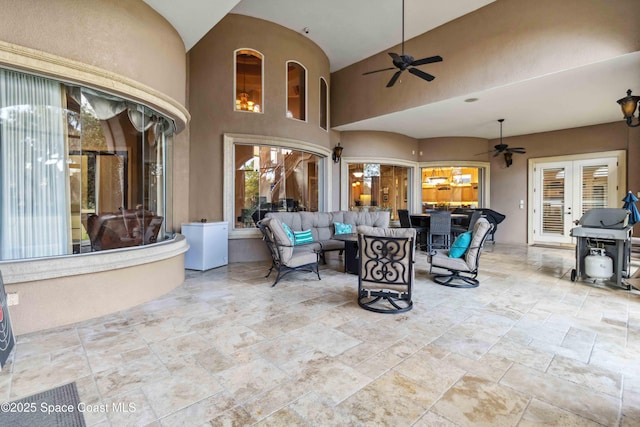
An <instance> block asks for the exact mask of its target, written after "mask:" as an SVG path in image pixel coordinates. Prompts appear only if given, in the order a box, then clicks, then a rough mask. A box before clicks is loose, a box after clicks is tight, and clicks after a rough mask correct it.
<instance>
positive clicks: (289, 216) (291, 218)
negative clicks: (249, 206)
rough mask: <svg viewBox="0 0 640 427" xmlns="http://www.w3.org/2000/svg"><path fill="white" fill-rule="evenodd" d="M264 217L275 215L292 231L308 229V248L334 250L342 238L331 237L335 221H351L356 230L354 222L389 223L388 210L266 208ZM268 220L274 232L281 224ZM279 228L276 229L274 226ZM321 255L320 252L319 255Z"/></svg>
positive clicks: (341, 248) (324, 250)
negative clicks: (312, 210) (321, 210)
mask: <svg viewBox="0 0 640 427" xmlns="http://www.w3.org/2000/svg"><path fill="white" fill-rule="evenodd" d="M266 218H272V219H276V220H277V222H279V223H285V224H287V225H288V226H289V228H291V230H293V231H304V230H311V235H312V236H313V241H314V244H315V246H314V245H311V248H312V249H315V250H317V251H320V252H321V253H322V254H324V252H326V251H335V250H343V249H344V241H342V240H336V239H334V238H333V236H334V235H335V226H334V224H335V223H341V224H349V225H351V228H352V232H353V233H357V231H358V226H361V225H367V226H370V227H389V220H390V212H389V211H376V212H351V211H334V212H269V213H267V215H266ZM277 222H276V223H275V224H272V228H274V230H273V232H274V233H275V234H276V236H278V233H279V231H280V230H281V231H282V233H284V230H283V229H282V225H281V224H278V223H277ZM278 228H279V229H278ZM321 256H322V255H321Z"/></svg>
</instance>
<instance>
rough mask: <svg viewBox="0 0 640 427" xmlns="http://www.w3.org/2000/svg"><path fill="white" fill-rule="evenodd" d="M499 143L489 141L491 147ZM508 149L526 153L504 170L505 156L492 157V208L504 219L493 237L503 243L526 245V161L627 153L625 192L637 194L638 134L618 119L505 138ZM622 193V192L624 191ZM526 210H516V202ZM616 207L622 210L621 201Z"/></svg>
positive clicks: (639, 184)
mask: <svg viewBox="0 0 640 427" xmlns="http://www.w3.org/2000/svg"><path fill="white" fill-rule="evenodd" d="M497 143H499V141H498V140H492V141H489V145H490V146H493V145H495V144H497ZM504 143H505V144H508V145H509V146H511V147H524V148H525V149H526V150H527V153H526V154H515V155H514V156H513V164H512V165H511V166H510V167H508V168H507V167H505V163H504V157H503V156H497V157H491V208H492V209H495V210H497V211H498V212H501V213H503V214H505V215H506V216H507V220H505V221H504V223H502V224H500V226H499V227H498V230H499V232H498V233H499V234H496V238H497V239H498V240H499V241H501V242H506V243H519V244H522V243H527V212H528V206H527V205H526V203H527V198H528V192H530V191H531V189H532V183H530V182H528V160H529V159H532V158H541V157H553V156H565V155H572V154H584V153H598V152H604V151H613V150H628V151H627V171H628V172H627V176H626V181H627V189H626V190H631V191H633V192H634V193H637V192H638V191H640V171H639V170H638V168H637V165H639V164H640V149H638V147H640V131H639V129H637V128H636V129H631V128H628V127H627V125H626V124H625V123H624V122H623V121H622V120H620V121H619V122H615V123H608V124H603V125H595V126H587V127H581V128H575V129H564V130H560V131H555V132H543V133H537V134H531V135H522V136H517V137H511V138H504ZM623 190H624V189H623ZM520 200H524V201H525V208H524V209H520V208H519V201H520ZM619 207H622V201H620V205H619Z"/></svg>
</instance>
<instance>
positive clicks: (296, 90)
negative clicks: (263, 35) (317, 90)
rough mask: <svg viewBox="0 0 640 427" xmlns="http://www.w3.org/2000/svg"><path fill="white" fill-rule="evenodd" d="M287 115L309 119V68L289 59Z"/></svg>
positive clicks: (303, 119) (298, 118)
mask: <svg viewBox="0 0 640 427" xmlns="http://www.w3.org/2000/svg"><path fill="white" fill-rule="evenodd" d="M287 117H289V118H292V119H297V120H302V121H306V120H307V70H306V69H305V68H304V67H303V66H302V64H300V63H298V62H295V61H287Z"/></svg>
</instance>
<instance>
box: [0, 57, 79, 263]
mask: <svg viewBox="0 0 640 427" xmlns="http://www.w3.org/2000/svg"><path fill="white" fill-rule="evenodd" d="M62 101H63V91H62V88H61V86H60V84H59V83H56V82H53V81H50V80H47V79H44V78H41V77H37V76H29V75H25V74H21V73H17V72H13V71H9V70H1V69H0V260H10V259H20V258H33V257H44V256H54V255H63V254H66V253H67V252H68V247H69V233H70V230H69V218H68V202H67V178H66V176H67V173H66V156H65V126H66V123H65V113H64V109H63V106H62Z"/></svg>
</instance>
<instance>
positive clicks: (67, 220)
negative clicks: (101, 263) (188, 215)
mask: <svg viewBox="0 0 640 427" xmlns="http://www.w3.org/2000/svg"><path fill="white" fill-rule="evenodd" d="M173 129H174V125H173V123H172V122H171V121H170V120H169V119H167V118H165V117H163V116H162V115H160V114H158V113H157V112H155V111H153V110H150V109H148V108H147V107H145V106H142V105H139V104H136V103H133V102H130V101H128V100H125V99H122V98H120V97H116V96H112V95H108V94H104V93H100V92H97V91H95V90H92V89H88V88H82V87H79V86H75V85H68V84H63V83H61V82H57V81H54V80H51V79H46V78H42V77H38V76H32V75H28V74H24V73H19V72H15V71H10V70H3V69H0V230H2V233H0V235H1V237H0V260H16V259H25V258H34V257H48V256H59V255H68V254H73V253H82V252H90V251H96V250H105V249H115V248H121V247H130V246H137V245H145V244H149V243H153V242H155V241H157V240H162V239H164V238H165V236H167V234H168V232H167V230H165V229H164V227H165V225H166V224H167V221H168V220H171V218H170V217H171V208H170V206H171V203H170V202H171V200H170V198H171V194H170V193H169V192H168V191H167V186H166V179H167V176H166V171H167V170H168V167H169V166H170V165H169V158H170V150H171V144H172V138H173Z"/></svg>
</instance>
